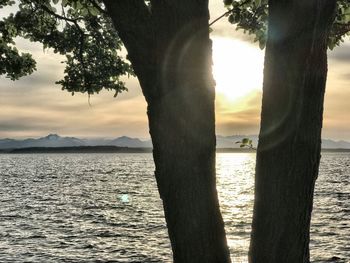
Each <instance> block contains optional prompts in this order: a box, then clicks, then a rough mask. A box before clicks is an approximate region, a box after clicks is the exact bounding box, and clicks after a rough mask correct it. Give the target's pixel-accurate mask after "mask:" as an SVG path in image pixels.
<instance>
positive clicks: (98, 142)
mask: <svg viewBox="0 0 350 263" xmlns="http://www.w3.org/2000/svg"><path fill="white" fill-rule="evenodd" d="M76 146H118V147H130V148H150V147H152V143H151V141H150V140H148V141H141V140H140V139H137V138H130V137H127V136H122V137H119V138H116V139H103V138H101V139H78V138H75V137H61V136H59V135H57V134H49V135H48V136H46V137H42V138H38V139H25V140H14V139H8V138H7V139H0V149H19V148H31V147H76Z"/></svg>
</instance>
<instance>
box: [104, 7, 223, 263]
mask: <svg viewBox="0 0 350 263" xmlns="http://www.w3.org/2000/svg"><path fill="white" fill-rule="evenodd" d="M140 2H143V1H138V0H119V1H105V3H106V5H107V8H108V11H109V12H110V13H112V19H113V22H114V24H115V25H116V28H117V29H119V30H118V31H119V32H120V37H121V38H122V40H123V42H124V44H125V46H126V48H127V49H128V53H129V58H130V60H131V62H132V64H133V67H134V69H135V72H136V74H137V77H138V78H139V81H140V84H141V87H142V90H143V93H144V95H145V98H146V100H147V103H148V118H149V126H150V134H151V137H152V142H153V157H154V161H155V166H156V171H155V176H156V180H157V184H158V190H159V193H160V196H161V198H162V200H163V206H164V212H165V218H166V222H167V226H168V232H169V237H170V240H171V245H172V250H173V258H174V262H179V263H187V262H188V263H196V262H198V263H226V262H230V258H229V251H228V247H227V244H226V237H225V230H224V222H223V219H222V217H221V213H220V209H219V202H218V196H217V191H216V176H215V144H216V139H215V112H214V100H215V90H214V81H213V78H212V72H211V64H212V60H211V41H210V39H209V27H208V20H209V11H208V2H207V1H197V0H178V1H152V2H151V3H152V11H151V15H150V16H151V17H150V19H149V20H148V24H147V26H146V27H145V21H142V20H143V19H139V18H138V15H139V14H137V13H138V11H137V10H135V9H133V8H132V3H133V4H134V3H138V4H140ZM123 8H125V9H126V10H129V11H130V10H131V11H130V12H131V13H134V15H135V17H134V18H133V19H135V21H133V19H132V20H130V15H129V16H126V15H124V25H128V24H132V25H131V27H132V28H126V29H125V30H121V28H123V23H122V22H121V21H120V19H119V18H120V16H123V13H120V14H118V10H122V9H123ZM142 9H143V8H140V9H139V10H141V11H143V10H142ZM118 15H119V16H118ZM139 20H140V21H139ZM149 28H151V29H150V30H148V29H149ZM131 29H133V30H131ZM146 30H147V31H146ZM130 31H132V32H130ZM133 32H134V33H133ZM135 34H136V35H135ZM137 34H138V35H137ZM142 36H144V39H146V42H145V43H142V42H139V43H138V41H139V39H138V37H142Z"/></svg>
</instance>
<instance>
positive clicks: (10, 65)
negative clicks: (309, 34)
mask: <svg viewBox="0 0 350 263" xmlns="http://www.w3.org/2000/svg"><path fill="white" fill-rule="evenodd" d="M151 2H152V1H145V4H146V5H147V6H148V9H149V12H150V14H151V13H152V6H151ZM224 4H225V6H226V7H227V8H228V11H227V12H226V14H225V15H226V16H227V17H228V20H229V22H231V23H232V24H235V25H236V28H237V30H239V29H241V30H244V32H245V33H248V34H252V35H254V36H255V41H258V42H259V46H260V48H264V46H265V43H266V35H267V34H266V32H267V18H268V1H267V0H240V1H235V0H224ZM337 5H338V8H337V13H336V20H335V23H334V24H333V27H332V31H331V35H330V37H329V43H328V46H329V48H330V49H333V48H334V47H335V46H337V45H339V44H340V43H341V42H343V41H344V38H345V36H346V35H349V32H350V3H349V2H348V0H339V1H338V2H337ZM8 6H12V7H16V12H15V13H11V14H10V15H9V16H7V17H4V18H2V19H1V20H0V62H1V63H0V75H5V76H6V77H8V78H10V79H12V80H16V79H18V78H20V77H22V76H25V75H28V74H31V73H33V72H34V71H35V70H36V62H35V60H34V58H33V56H32V55H31V54H29V53H21V52H20V51H19V50H18V49H17V48H16V40H17V39H18V37H21V38H25V39H27V40H29V41H32V42H41V43H42V44H43V48H44V49H46V48H51V49H52V50H53V51H54V52H55V53H59V54H61V55H65V56H66V59H65V61H64V62H63V63H65V65H66V67H65V71H64V73H65V75H64V78H63V79H62V80H59V81H57V82H56V83H58V84H61V86H62V89H64V90H67V91H69V92H71V93H72V94H74V92H82V93H87V94H93V93H98V92H99V91H100V90H102V89H108V90H113V91H114V92H115V95H117V94H118V93H119V92H122V91H124V90H126V87H125V83H124V82H123V81H122V80H121V77H122V76H125V75H129V74H133V70H132V67H131V65H130V63H129V62H128V61H127V60H126V59H125V56H123V52H122V46H123V43H122V41H121V40H120V38H119V37H118V32H116V30H115V29H114V27H113V24H112V21H111V19H110V17H109V16H108V13H107V11H106V10H105V9H104V5H103V3H102V1H100V0H69V1H68V0H34V1H33V0H32V1H30V0H20V1H13V0H0V9H3V8H5V7H8Z"/></svg>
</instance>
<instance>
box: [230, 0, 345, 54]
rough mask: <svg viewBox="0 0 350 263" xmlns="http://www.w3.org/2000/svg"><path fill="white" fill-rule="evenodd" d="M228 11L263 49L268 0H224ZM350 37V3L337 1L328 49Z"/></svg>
mask: <svg viewBox="0 0 350 263" xmlns="http://www.w3.org/2000/svg"><path fill="white" fill-rule="evenodd" d="M224 4H225V6H226V7H227V9H228V12H227V13H226V16H227V17H228V20H229V22H230V23H231V24H234V25H236V29H237V30H239V29H241V30H243V31H244V33H247V34H250V35H254V36H255V38H254V41H255V42H257V41H258V42H259V46H260V48H261V49H263V48H264V47H265V45H266V39H267V18H268V0H224ZM349 35H350V2H349V0H338V1H337V15H336V19H335V22H334V24H333V27H332V29H331V34H330V36H329V40H328V47H329V48H330V49H333V48H334V47H335V46H338V45H340V43H342V42H343V41H344V38H345V37H346V36H349Z"/></svg>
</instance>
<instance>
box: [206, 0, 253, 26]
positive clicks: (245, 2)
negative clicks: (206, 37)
mask: <svg viewBox="0 0 350 263" xmlns="http://www.w3.org/2000/svg"><path fill="white" fill-rule="evenodd" d="M250 1H251V0H246V1H244V2H242V3H240V4H239V5H238V6H237V7H241V6H243V5H245V4H247V3H248V2H250ZM233 11H234V9H230V10H228V11H226V12H225V13H223V14H222V15H221V16H219V17H218V18H216V19H214V20H213V21H212V22H210V23H209V26H212V25H213V24H215V23H216V22H217V21H219V20H220V19H222V18H223V17H225V16H227V15H228V14H229V13H232V12H233Z"/></svg>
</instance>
